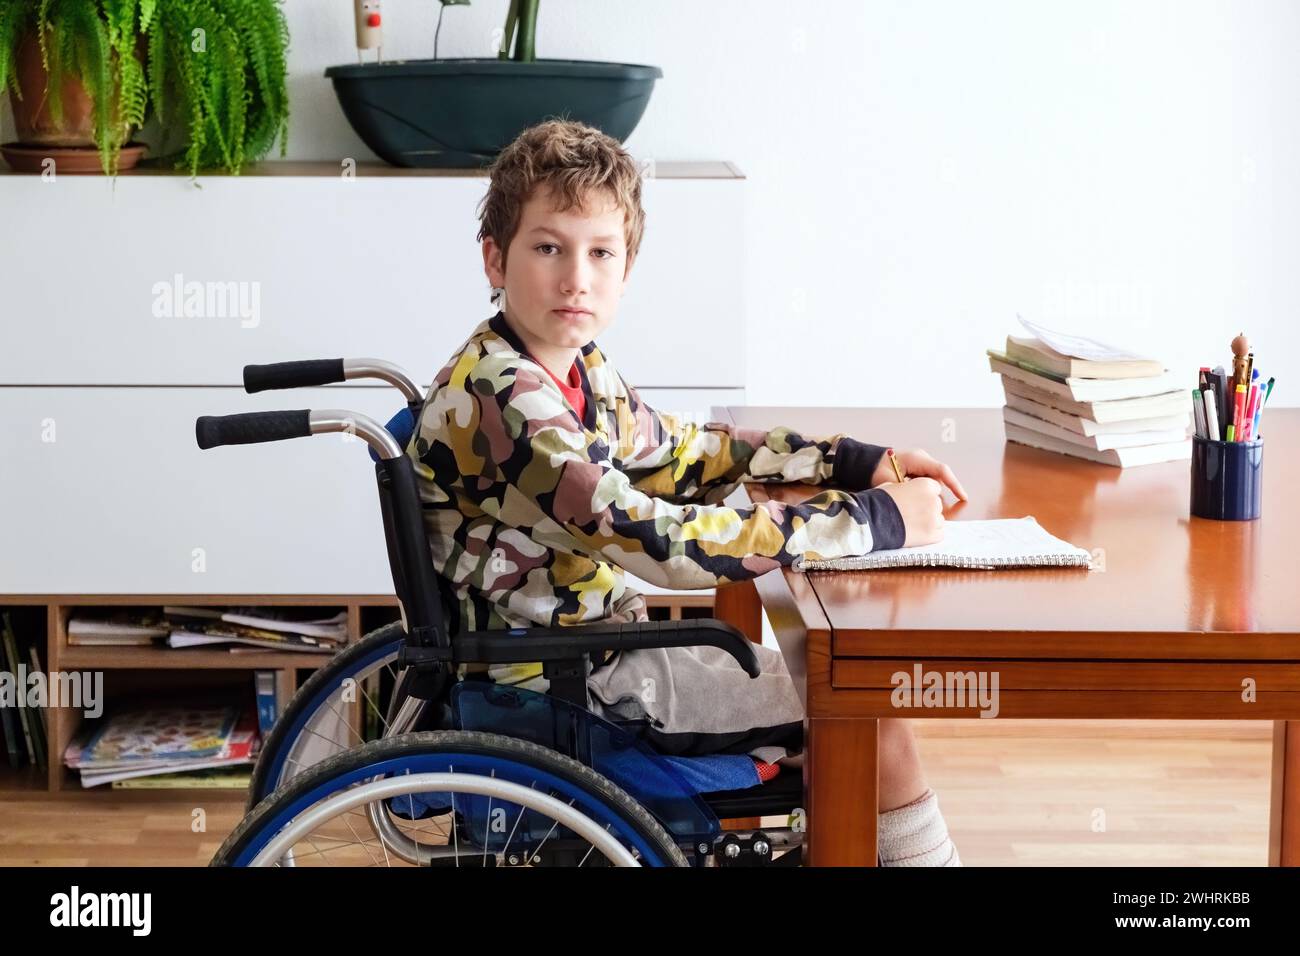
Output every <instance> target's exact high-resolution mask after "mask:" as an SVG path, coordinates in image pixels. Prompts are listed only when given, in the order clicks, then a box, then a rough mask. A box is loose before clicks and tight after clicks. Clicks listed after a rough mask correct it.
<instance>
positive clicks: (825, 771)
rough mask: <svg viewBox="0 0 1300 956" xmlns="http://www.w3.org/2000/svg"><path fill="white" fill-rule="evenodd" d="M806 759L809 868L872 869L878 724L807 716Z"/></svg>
mask: <svg viewBox="0 0 1300 956" xmlns="http://www.w3.org/2000/svg"><path fill="white" fill-rule="evenodd" d="M807 727H808V732H807V736H808V739H807V741H806V747H807V749H806V751H805V753H806V756H805V757H804V800H805V801H806V802H807V807H806V810H807V816H806V820H807V826H808V830H807V832H806V833H805V834H804V854H805V856H804V859H805V861H806V862H807V865H809V866H875V865H876V853H877V842H876V841H877V833H876V826H877V822H878V818H877V816H876V814H877V808H878V804H879V791H880V776H879V775H880V721H879V720H877V719H876V718H874V717H873V718H863V717H810V718H809V719H808V723H807Z"/></svg>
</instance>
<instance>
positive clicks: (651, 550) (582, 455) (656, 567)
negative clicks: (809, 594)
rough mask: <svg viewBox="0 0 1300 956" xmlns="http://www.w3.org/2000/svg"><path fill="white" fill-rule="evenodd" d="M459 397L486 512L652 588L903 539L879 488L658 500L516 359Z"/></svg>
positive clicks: (480, 369)
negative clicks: (798, 498) (777, 497)
mask: <svg viewBox="0 0 1300 956" xmlns="http://www.w3.org/2000/svg"><path fill="white" fill-rule="evenodd" d="M459 394H460V395H462V396H464V400H463V401H462V400H461V399H460V398H459V397H457V398H456V399H454V401H453V402H452V404H451V405H450V406H449V407H448V408H447V410H446V411H447V414H448V416H449V418H448V425H450V426H452V427H448V428H447V429H446V430H445V431H444V432H443V433H444V434H445V435H446V436H447V439H446V440H447V441H448V442H449V443H450V444H451V445H452V446H453V447H452V448H451V449H450V453H451V455H453V456H454V460H455V466H456V468H457V470H458V471H459V474H460V475H461V476H462V477H461V483H462V485H463V487H464V489H465V491H466V493H467V494H469V495H471V496H472V497H473V499H474V504H475V506H476V507H477V508H478V509H480V510H481V511H482V512H484V513H485V514H488V515H491V516H492V517H494V518H496V519H497V520H499V521H501V522H502V523H503V524H507V525H509V526H510V527H512V528H516V529H519V530H521V531H523V532H524V533H525V534H527V535H528V536H529V538H531V539H532V540H533V541H534V542H536V543H538V544H539V545H542V546H546V547H551V548H555V549H557V550H577V551H581V552H584V553H586V554H588V555H590V556H593V557H598V558H599V559H600V560H604V561H608V562H610V563H612V564H616V565H618V566H620V567H622V568H623V569H625V570H626V571H628V572H630V573H632V574H634V575H636V576H637V577H639V578H642V579H643V580H645V581H648V582H650V583H651V584H654V585H657V586H660V587H665V588H671V589H691V588H708V587H716V586H717V585H719V584H726V583H728V582H731V581H739V580H746V579H749V578H753V577H757V576H758V575H760V574H763V573H765V572H767V571H770V570H771V569H773V568H775V567H778V566H781V565H788V564H791V563H792V562H793V561H794V559H795V558H796V557H797V556H799V555H801V554H802V555H806V556H807V557H809V558H829V557H844V556H847V555H854V554H864V553H866V552H868V551H872V550H877V549H882V548H894V547H899V546H901V545H902V543H903V537H904V530H903V520H902V516H901V515H900V514H899V511H898V506H897V505H896V504H895V503H894V501H893V499H892V498H890V497H889V495H888V494H886V493H885V492H884V491H883V490H881V489H879V488H876V489H869V490H865V491H839V490H828V491H825V492H823V493H822V494H819V495H817V496H816V497H813V498H810V499H808V500H806V501H803V502H800V503H799V504H784V503H782V502H774V501H773V502H763V503H762V504H757V505H751V506H749V507H744V508H729V507H726V506H724V505H708V504H706V505H683V504H675V503H672V502H668V501H665V500H663V499H660V498H655V497H652V496H650V495H648V494H647V493H646V492H644V491H643V490H641V489H639V488H636V487H634V486H633V484H632V482H631V480H630V479H629V477H628V476H627V475H626V474H625V473H624V472H623V471H621V470H619V469H618V468H616V467H615V466H614V464H613V461H612V460H611V456H610V454H609V449H608V448H607V447H606V446H605V444H604V443H603V442H602V441H600V440H599V439H596V440H593V441H592V442H591V443H590V444H589V443H588V440H587V435H586V433H585V432H583V431H582V429H581V427H580V426H579V425H578V422H577V419H576V417H575V416H574V415H573V414H572V412H571V411H570V410H569V409H568V407H567V405H565V404H564V402H563V400H562V398H561V397H560V395H559V393H558V392H557V391H556V390H555V389H554V388H552V387H548V386H546V385H544V384H543V383H542V382H541V381H540V379H539V377H538V376H537V375H536V374H535V373H534V372H532V371H531V370H529V369H527V368H523V367H520V366H519V365H518V363H517V362H515V363H513V364H512V363H509V362H508V361H501V360H498V359H496V358H495V357H486V358H484V359H482V360H481V361H479V362H477V363H476V364H475V366H474V367H473V368H472V369H469V370H467V372H466V377H465V382H464V390H463V391H462V392H460V393H459ZM439 417H441V416H439ZM453 418H454V422H452V421H451V419H453ZM819 460H820V456H819ZM819 467H820V466H819ZM796 471H797V469H796ZM799 474H801V472H800V473H799Z"/></svg>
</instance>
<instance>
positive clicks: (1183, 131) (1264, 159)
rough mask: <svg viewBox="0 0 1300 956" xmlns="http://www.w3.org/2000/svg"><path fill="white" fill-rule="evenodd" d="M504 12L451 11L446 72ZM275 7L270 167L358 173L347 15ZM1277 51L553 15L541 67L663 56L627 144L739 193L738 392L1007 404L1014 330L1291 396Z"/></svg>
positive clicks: (1256, 39)
mask: <svg viewBox="0 0 1300 956" xmlns="http://www.w3.org/2000/svg"><path fill="white" fill-rule="evenodd" d="M506 6H507V2H506V0H474V3H473V5H472V6H471V7H468V8H464V7H452V8H449V9H447V11H446V12H445V14H444V22H443V28H442V36H441V41H440V49H439V53H440V54H441V55H443V56H468V55H483V54H487V53H488V52H489V51H490V50H491V49H492V45H493V31H494V30H495V29H496V28H498V27H499V25H500V24H501V22H502V21H503V19H504V11H505V9H506ZM437 8H438V4H437V3H436V2H434V0H386V3H385V4H384V17H385V22H386V33H387V39H388V45H387V46H386V48H385V55H386V57H388V58H397V57H405V58H415V57H426V56H429V55H431V53H432V43H433V25H434V19H435V16H436V12H437ZM286 10H287V12H288V16H289V19H290V29H291V33H292V37H293V39H292V50H291V56H290V70H291V80H290V82H291V91H290V92H291V102H292V105H293V110H294V116H293V122H292V127H291V134H290V156H291V157H293V158H314V159H323V158H336V157H341V156H357V157H365V156H369V153H368V151H367V150H365V148H364V147H363V146H361V144H360V143H359V141H357V140H356V138H355V137H354V135H353V134H352V132H351V130H350V129H349V128H348V126H347V124H346V122H345V120H344V119H343V116H342V114H341V112H340V111H339V109H338V106H337V103H336V101H335V99H334V95H333V92H332V89H331V88H330V86H329V84H328V81H326V80H325V79H324V78H323V76H322V71H323V70H324V68H325V67H326V66H328V65H330V64H333V63H341V62H354V61H355V58H356V52H355V47H354V43H353V32H352V20H351V17H352V14H351V3H350V2H347V0H288V2H287V5H286ZM1298 40H1300V5H1297V4H1296V3H1295V2H1293V0H1251V2H1249V3H1236V4H1231V3H1228V2H1226V0H1225V2H1206V0H1131V2H1105V0H1087V2H1083V0H1069V2H1064V0H1053V2H1042V0H1020V2H1015V0H978V2H969V0H925V2H902V0H899V2H880V0H871V2H865V3H862V2H848V0H841V2H834V3H831V2H819V3H815V4H813V3H807V4H790V3H777V2H775V0H726V2H718V0H710V2H707V3H704V2H700V0H657V2H654V3H645V2H631V0H546V2H545V3H543V4H542V14H541V22H540V28H539V34H538V50H539V53H540V54H541V55H542V56H546V57H561V58H584V59H607V60H624V61H629V62H641V63H652V64H656V65H659V66H661V67H662V68H663V70H664V74H665V76H664V79H663V80H662V81H660V83H659V85H658V86H657V88H656V90H655V93H654V96H653V98H652V100H651V103H650V107H649V109H648V110H647V112H646V115H645V117H644V119H643V120H642V122H641V125H640V127H639V128H638V129H637V131H636V132H635V133H634V134H633V136H632V137H631V138H630V140H629V141H628V147H629V149H630V150H631V151H632V152H633V153H635V154H636V155H638V156H652V157H655V158H657V159H661V160H666V159H730V160H733V161H735V162H736V163H737V164H738V165H739V166H740V168H741V169H742V170H743V171H744V172H745V173H747V174H748V176H749V179H750V182H749V184H748V199H747V202H748V217H749V222H748V251H747V256H748V276H749V278H748V287H747V290H746V293H747V294H746V295H745V297H744V306H743V308H744V309H745V311H746V312H747V314H746V315H744V321H745V322H746V323H747V329H748V332H747V335H746V342H747V351H748V354H747V356H746V361H747V368H748V376H747V379H748V387H749V392H748V396H749V400H750V402H751V403H754V404H808V405H817V404H855V405H856V404H865V405H876V404H879V405H889V404H907V405H948V404H951V405H984V406H989V405H996V404H1000V402H1001V391H1000V389H999V388H998V386H997V382H996V379H995V378H994V377H993V376H992V374H991V373H990V372H989V371H988V368H987V363H986V361H985V359H984V356H983V350H984V349H985V348H986V347H990V346H993V347H997V346H999V345H1000V343H1001V342H1002V340H1003V338H1004V336H1005V334H1006V333H1007V332H1011V331H1015V330H1016V327H1017V326H1016V324H1015V319H1014V317H1015V313H1016V312H1017V311H1020V312H1023V313H1025V314H1026V315H1027V316H1029V317H1033V318H1038V319H1040V320H1041V321H1043V322H1044V323H1046V324H1052V323H1055V324H1056V325H1058V326H1065V327H1068V328H1070V329H1074V330H1085V329H1092V330H1094V334H1096V335H1097V336H1098V337H1101V338H1104V339H1109V340H1114V341H1116V342H1117V343H1131V344H1132V345H1134V346H1135V347H1139V348H1146V349H1148V350H1151V351H1153V352H1154V353H1155V354H1157V355H1159V357H1161V358H1164V359H1165V360H1166V361H1167V362H1168V363H1169V364H1170V366H1171V367H1173V368H1176V369H1187V370H1188V373H1187V374H1188V377H1187V382H1188V386H1189V387H1190V386H1191V385H1192V383H1193V378H1192V370H1194V368H1195V367H1196V366H1197V365H1200V364H1220V363H1226V362H1227V361H1228V358H1229V352H1228V341H1229V339H1230V338H1231V336H1232V335H1233V334H1235V333H1236V332H1237V331H1239V330H1241V329H1245V330H1246V331H1247V332H1248V333H1249V334H1250V335H1251V337H1252V339H1253V341H1254V342H1255V343H1256V349H1257V350H1256V365H1257V367H1259V368H1260V369H1261V371H1262V373H1263V374H1264V375H1269V374H1273V375H1276V376H1277V377H1278V379H1279V390H1278V392H1277V393H1276V394H1275V396H1274V399H1273V400H1274V401H1276V402H1277V403H1278V404H1279V405H1294V404H1296V402H1297V398H1296V396H1300V331H1297V329H1298V328H1300V323H1297V321H1296V319H1297V316H1300V283H1298V282H1297V279H1296V276H1295V266H1296V263H1297V262H1300V185H1298V183H1297V175H1296V173H1297V170H1298V169H1300V110H1298V109H1297V108H1296V103H1297V102H1300V71H1298V70H1297V68H1296V62H1297V61H1296V57H1295V50H1296V47H1297V41H1298ZM1288 54H1290V55H1289V56H1288ZM372 225H373V224H372ZM465 231H466V241H467V242H470V241H472V236H473V232H474V224H473V223H466V230H465ZM646 241H647V242H651V243H652V242H654V231H653V228H651V230H650V232H649V233H648V236H647V240H646ZM408 279H409V281H410V284H411V292H412V295H420V294H423V288H424V287H423V286H422V285H421V283H420V282H419V281H418V277H408ZM399 281H400V280H399ZM628 294H629V295H630V296H631V295H635V289H634V287H630V288H629V293H628ZM726 318H727V319H728V320H731V318H732V317H726ZM796 340H798V341H796ZM615 358H616V359H617V356H615ZM866 437H870V436H866Z"/></svg>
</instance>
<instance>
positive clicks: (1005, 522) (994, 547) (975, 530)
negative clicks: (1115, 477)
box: [793, 515, 1092, 571]
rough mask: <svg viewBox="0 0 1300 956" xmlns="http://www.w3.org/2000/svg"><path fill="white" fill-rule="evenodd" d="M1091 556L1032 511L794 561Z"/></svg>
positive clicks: (992, 564)
mask: <svg viewBox="0 0 1300 956" xmlns="http://www.w3.org/2000/svg"><path fill="white" fill-rule="evenodd" d="M1091 557H1092V556H1091V554H1090V553H1089V552H1088V551H1085V550H1084V549H1083V548H1077V547H1075V546H1074V545H1072V544H1070V543H1069V542H1068V541H1062V540H1061V539H1060V538H1058V537H1056V536H1055V535H1052V534H1049V533H1048V532H1047V531H1046V530H1045V529H1044V528H1043V526H1042V525H1040V524H1039V523H1038V520H1037V519H1036V518H1034V516H1033V515H1026V516H1025V517H1023V518H990V519H986V520H977V521H946V522H944V526H943V540H941V541H936V542H935V543H934V544H924V545H918V546H917V547H913V548H892V549H887V550H883V551H872V552H871V553H870V554H864V555H858V556H855V557H847V558H828V559H825V560H814V561H805V560H803V557H802V556H800V557H799V558H796V559H795V562H794V565H793V568H794V570H796V571H854V570H871V569H875V568H894V567H916V566H932V567H958V568H988V569H992V568H1013V567H1037V566H1044V565H1047V566H1053V567H1061V566H1077V567H1084V568H1086V567H1089V566H1090V562H1091Z"/></svg>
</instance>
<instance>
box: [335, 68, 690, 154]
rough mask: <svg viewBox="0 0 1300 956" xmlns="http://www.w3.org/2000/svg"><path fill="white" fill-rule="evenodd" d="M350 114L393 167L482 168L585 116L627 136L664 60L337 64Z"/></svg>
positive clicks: (339, 91)
mask: <svg viewBox="0 0 1300 956" xmlns="http://www.w3.org/2000/svg"><path fill="white" fill-rule="evenodd" d="M325 75H326V76H328V77H329V78H330V79H332V80H333V81H334V92H335V93H337V94H338V98H339V103H340V104H342V106H343V113H344V115H345V116H347V118H348V122H349V123H351V124H352V128H353V129H354V130H356V131H357V135H358V136H360V137H361V139H362V140H363V141H364V142H365V144H366V145H367V146H369V147H370V148H371V149H373V150H374V151H375V152H376V153H377V154H378V155H379V156H380V157H382V158H383V159H384V161H385V162H388V163H391V164H392V165H394V166H419V167H435V168H452V167H481V166H486V165H487V164H488V163H490V162H491V161H492V160H493V158H495V157H496V155H497V153H499V152H501V150H502V149H504V148H505V147H506V146H508V145H509V144H510V142H511V141H512V140H513V139H514V138H515V137H516V136H518V135H519V133H520V131H521V130H524V129H526V128H527V127H529V126H533V125H534V124H536V123H540V122H541V121H542V120H544V119H548V118H549V117H553V116H555V117H565V118H567V119H572V120H579V121H581V122H583V123H587V124H588V125H591V126H595V127H596V128H597V129H600V130H602V131H603V132H605V133H608V134H609V135H610V136H613V137H614V138H615V139H617V140H619V141H620V142H621V141H623V140H625V139H627V137H628V136H630V135H631V134H632V130H634V129H636V124H637V123H638V122H640V120H641V114H642V113H644V112H645V108H646V104H647V103H648V102H649V101H650V92H651V90H653V89H654V82H655V80H657V79H659V78H660V77H661V76H663V75H664V74H663V70H661V69H659V67H657V66H640V65H637V64H634V63H600V62H595V61H590V60H535V61H533V62H531V63H517V62H515V61H513V60H498V59H471V58H466V59H448V60H393V61H390V62H388V63H360V64H347V65H343V66H331V67H329V68H328V69H327V70H326V71H325Z"/></svg>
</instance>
